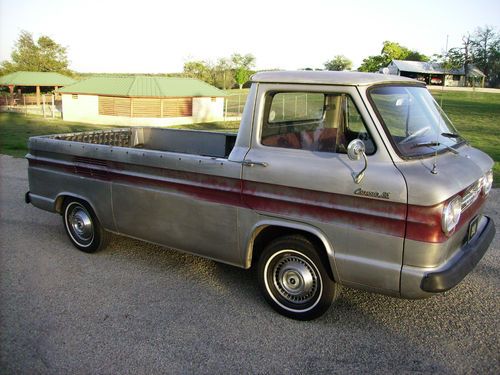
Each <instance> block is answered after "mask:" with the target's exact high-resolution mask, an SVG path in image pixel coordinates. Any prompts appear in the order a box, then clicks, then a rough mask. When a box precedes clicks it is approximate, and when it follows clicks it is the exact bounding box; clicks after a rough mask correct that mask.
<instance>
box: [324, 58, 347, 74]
mask: <svg viewBox="0 0 500 375" xmlns="http://www.w3.org/2000/svg"><path fill="white" fill-rule="evenodd" d="M324 65H325V69H326V70H337V71H340V70H350V69H351V68H352V61H351V60H349V59H348V58H347V57H345V56H344V55H337V56H335V57H334V58H333V59H332V60H330V61H327V62H325V64H324Z"/></svg>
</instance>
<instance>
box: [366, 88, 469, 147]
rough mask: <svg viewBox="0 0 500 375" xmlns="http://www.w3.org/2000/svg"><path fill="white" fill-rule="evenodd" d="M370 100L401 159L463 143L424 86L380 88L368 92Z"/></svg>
mask: <svg viewBox="0 0 500 375" xmlns="http://www.w3.org/2000/svg"><path fill="white" fill-rule="evenodd" d="M370 97H371V99H372V101H373V103H374V104H375V107H376V109H377V111H378V113H379V115H380V119H381V120H382V122H383V123H384V125H385V128H386V131H387V133H388V134H389V136H390V137H391V138H392V141H393V143H394V144H395V145H396V147H397V149H398V151H399V153H400V154H401V155H402V156H403V157H416V156H423V155H428V154H433V153H435V152H436V151H441V150H450V149H452V148H453V147H454V146H456V145H458V144H460V143H462V142H464V139H463V138H462V137H461V136H460V135H459V134H458V133H457V131H456V129H455V127H454V126H453V124H452V123H451V121H450V119H449V118H448V116H446V114H445V113H444V112H443V110H442V109H441V107H439V105H438V104H437V103H436V101H435V100H434V98H433V97H432V95H431V94H430V93H429V91H427V89H426V88H425V87H417V86H380V87H376V88H373V89H372V90H370ZM451 151H454V150H451Z"/></svg>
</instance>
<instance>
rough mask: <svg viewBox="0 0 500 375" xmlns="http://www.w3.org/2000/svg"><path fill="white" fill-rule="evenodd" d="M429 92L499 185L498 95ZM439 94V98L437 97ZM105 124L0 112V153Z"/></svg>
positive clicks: (231, 126) (222, 126) (218, 127)
mask: <svg viewBox="0 0 500 375" xmlns="http://www.w3.org/2000/svg"><path fill="white" fill-rule="evenodd" d="M247 92H248V90H242V91H240V90H231V91H230V92H229V93H230V94H235V93H236V94H246V93H247ZM432 95H433V96H434V97H435V98H436V100H437V101H438V103H442V107H443V108H444V110H445V112H446V113H447V114H448V116H449V117H450V119H451V120H452V121H453V123H454V124H455V126H456V127H457V129H458V131H459V132H460V133H461V134H462V135H463V136H464V137H465V138H466V139H467V140H468V141H469V142H470V143H471V144H472V146H474V147H477V148H479V149H481V150H483V151H485V152H486V153H488V154H489V155H490V156H491V157H492V158H493V159H494V160H495V166H494V172H495V186H497V187H500V94H491V93H479V92H462V91H445V92H444V95H443V93H442V92H441V91H432ZM442 95H443V97H441V96H442ZM107 127H109V126H105V125H90V124H82V123H74V122H66V121H62V120H52V119H43V118H41V117H31V116H28V117H25V116H24V115H20V114H15V113H0V153H1V154H7V155H12V156H16V157H23V156H24V155H25V154H26V153H27V151H28V150H27V148H26V142H27V140H28V138H29V137H30V136H34V135H45V134H56V133H70V132H79V131H87V130H96V129H104V128H107ZM238 127H239V122H238V121H231V122H215V123H204V124H192V125H182V126H176V127H175V128H179V129H193V130H212V131H227V132H236V131H237V130H238Z"/></svg>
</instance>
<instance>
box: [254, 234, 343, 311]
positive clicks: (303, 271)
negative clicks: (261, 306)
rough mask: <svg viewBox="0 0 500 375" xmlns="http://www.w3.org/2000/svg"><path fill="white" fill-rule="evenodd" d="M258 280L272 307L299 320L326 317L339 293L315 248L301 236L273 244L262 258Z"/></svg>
mask: <svg viewBox="0 0 500 375" xmlns="http://www.w3.org/2000/svg"><path fill="white" fill-rule="evenodd" d="M258 279H259V287H260V289H261V292H262V293H263V295H264V298H265V299H266V301H267V302H268V303H269V304H270V305H271V307H272V308H273V309H274V310H276V311H277V312H279V313H280V314H282V315H285V316H287V317H289V318H293V319H297V320H311V319H315V318H317V317H319V316H321V315H323V314H324V313H325V312H326V311H327V310H328V308H329V307H330V305H331V304H332V302H333V301H334V300H335V299H336V298H337V297H338V294H339V290H340V286H339V285H338V284H337V283H335V282H334V281H333V280H332V279H331V278H330V277H329V276H328V272H327V271H326V268H325V265H324V264H323V262H322V261H321V259H320V257H319V255H318V253H317V251H316V249H315V248H314V245H313V244H312V243H311V242H309V241H308V240H307V239H306V238H304V237H302V236H287V237H282V238H279V239H277V240H275V241H273V242H271V243H270V244H269V245H268V246H267V247H266V249H265V250H264V252H263V253H262V255H261V257H260V259H259V265H258Z"/></svg>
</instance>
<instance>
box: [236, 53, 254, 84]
mask: <svg viewBox="0 0 500 375" xmlns="http://www.w3.org/2000/svg"><path fill="white" fill-rule="evenodd" d="M231 62H232V64H233V69H234V80H235V81H236V83H237V84H238V85H239V87H240V90H241V89H242V87H243V84H244V83H245V82H247V81H248V79H249V78H250V76H251V75H252V71H251V69H252V68H253V67H254V66H255V56H254V55H252V54H246V55H240V54H239V53H234V54H233V55H232V56H231Z"/></svg>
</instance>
